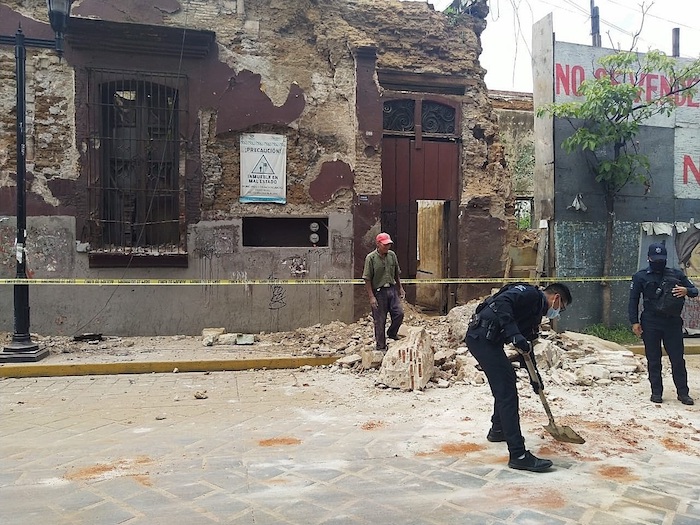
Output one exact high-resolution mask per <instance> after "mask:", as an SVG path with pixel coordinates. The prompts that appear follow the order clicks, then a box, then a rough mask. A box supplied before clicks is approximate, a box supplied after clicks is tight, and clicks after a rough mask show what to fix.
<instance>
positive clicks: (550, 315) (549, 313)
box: [546, 306, 559, 319]
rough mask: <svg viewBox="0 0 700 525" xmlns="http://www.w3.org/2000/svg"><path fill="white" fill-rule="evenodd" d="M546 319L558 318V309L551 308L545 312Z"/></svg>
mask: <svg viewBox="0 0 700 525" xmlns="http://www.w3.org/2000/svg"><path fill="white" fill-rule="evenodd" d="M546 315H547V318H549V319H556V318H557V317H559V308H552V307H551V306H550V307H549V310H547V314H546Z"/></svg>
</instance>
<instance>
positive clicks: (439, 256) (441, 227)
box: [416, 200, 449, 314]
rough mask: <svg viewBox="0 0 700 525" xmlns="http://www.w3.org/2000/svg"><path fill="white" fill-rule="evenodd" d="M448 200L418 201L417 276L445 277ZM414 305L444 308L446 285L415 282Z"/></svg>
mask: <svg viewBox="0 0 700 525" xmlns="http://www.w3.org/2000/svg"><path fill="white" fill-rule="evenodd" d="M448 211H449V202H447V201H437V200H419V201H418V217H417V224H418V228H417V229H418V232H417V233H418V238H417V239H416V258H417V270H416V279H425V280H435V279H442V278H444V277H447V268H448V264H447V235H446V233H447V221H448V217H449V213H448ZM416 305H417V306H420V307H422V308H424V309H425V310H429V311H434V312H436V313H439V314H443V313H445V312H446V308H447V285H445V284H441V283H425V284H421V283H418V284H417V285H416Z"/></svg>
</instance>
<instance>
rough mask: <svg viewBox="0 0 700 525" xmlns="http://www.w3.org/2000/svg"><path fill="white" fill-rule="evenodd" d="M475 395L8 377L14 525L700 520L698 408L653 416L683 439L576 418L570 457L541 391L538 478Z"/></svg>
mask: <svg viewBox="0 0 700 525" xmlns="http://www.w3.org/2000/svg"><path fill="white" fill-rule="evenodd" d="M474 388H475V387H470V386H468V385H461V386H456V387H453V388H450V389H429V390H427V391H425V392H414V393H405V392H398V391H387V390H380V389H378V388H376V387H375V386H374V384H373V379H372V376H371V375H370V376H357V375H354V374H351V373H347V374H343V373H339V372H337V371H331V370H330V369H328V368H315V369H313V370H308V371H299V370H294V371H290V370H257V371H238V372H213V373H178V374H173V373H170V374H144V375H111V376H106V375H101V376H72V377H37V378H9V379H8V378H6V379H0V397H1V398H2V404H1V408H0V417H1V418H2V422H3V423H2V430H1V431H0V457H2V465H3V467H2V469H0V501H2V505H0V523H2V524H3V525H15V524H20V525H27V524H32V525H33V524H42V525H43V524H61V525H62V524H67V525H68V524H71V525H74V524H90V525H111V524H128V525H153V524H163V525H180V524H183V525H184V524H188V525H191V524H208V523H226V524H256V525H260V524H268V523H269V524H299V525H307V524H378V523H386V524H397V525H398V524H436V525H437V524H446V523H460V524H479V525H483V524H493V525H502V524H518V525H527V524H537V525H541V524H551V525H567V524H568V525H572V524H584V525H608V524H635V525H639V524H643V525H644V524H659V525H684V524H690V523H695V524H697V523H700V506H699V505H698V503H697V502H698V501H700V454H699V452H698V450H700V444H698V442H697V441H698V437H697V431H696V432H695V434H693V432H692V429H689V428H688V427H689V426H691V427H692V421H697V412H696V411H691V412H689V413H687V414H689V416H688V417H690V418H695V419H691V424H690V425H689V424H688V423H687V421H686V419H684V418H685V417H686V416H685V415H684V414H686V413H685V412H680V411H679V410H681V409H684V407H682V406H681V405H680V404H677V405H678V406H676V405H672V404H671V402H670V401H669V402H668V403H667V405H664V406H663V407H661V408H660V409H657V408H654V407H653V406H652V405H650V406H649V407H650V408H649V410H650V411H651V410H654V411H656V412H653V415H652V417H654V418H659V417H664V418H668V420H669V421H671V422H676V423H675V425H676V426H675V427H673V426H671V427H670V429H671V430H672V431H673V432H675V433H674V434H669V435H668V436H665V435H664V436H649V433H650V432H649V430H650V429H649V427H647V426H645V424H646V423H645V421H637V427H635V426H634V425H632V424H631V423H628V424H627V427H628V428H627V429H626V430H625V431H624V432H623V429H622V428H621V427H620V428H618V427H616V426H615V424H613V423H606V422H605V421H599V420H597V419H596V418H595V417H588V418H587V419H585V418H583V417H580V418H579V419H577V420H576V419H565V421H564V422H565V423H567V424H571V425H572V426H573V427H574V428H576V430H579V431H581V432H582V433H584V434H585V435H586V437H587V439H588V441H587V443H586V444H585V445H571V444H562V443H557V442H554V441H553V440H552V439H551V438H550V437H549V436H548V435H547V434H544V433H543V431H542V429H541V424H543V423H546V418H544V417H543V414H542V411H541V407H538V406H537V403H536V400H535V398H533V397H527V396H526V397H524V398H523V401H522V403H523V424H524V429H523V430H524V433H526V439H527V442H528V444H529V445H530V448H531V449H532V450H533V452H535V453H538V454H543V455H545V456H546V457H549V458H551V459H552V460H553V461H554V463H555V468H554V469H552V471H551V472H547V473H544V474H533V473H529V472H521V471H514V470H510V469H508V468H507V466H506V460H507V453H506V449H505V446H504V445H503V444H501V443H488V442H487V441H486V440H485V438H484V434H485V431H486V429H488V425H489V423H488V417H489V411H490V399H489V393H488V387H480V388H478V391H477V392H472V391H470V389H474ZM631 388H638V389H639V392H640V394H641V395H644V392H645V388H646V386H645V385H635V386H632V387H631ZM195 394H199V397H200V398H197V397H195ZM616 395H617V394H616V392H614V391H612V390H611V392H610V393H609V399H610V402H611V403H614V402H615V400H616V399H617V398H616ZM552 398H553V401H554V403H556V395H555V394H553V395H552ZM586 402H587V400H586V397H585V396H581V404H582V406H584V408H583V409H584V410H586V412H587V413H590V412H592V410H591V409H590V407H588V406H587V405H585V404H586ZM555 410H557V407H556V404H555ZM690 410H697V409H696V408H695V407H691V409H690ZM559 413H560V410H558V411H557V414H559ZM566 417H568V415H567V416H565V418H566ZM601 417H602V416H601ZM652 438H653V439H652ZM664 440H665V441H664Z"/></svg>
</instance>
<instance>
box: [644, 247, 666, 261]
mask: <svg viewBox="0 0 700 525" xmlns="http://www.w3.org/2000/svg"><path fill="white" fill-rule="evenodd" d="M647 255H648V256H649V260H650V261H665V260H666V259H667V254H666V246H664V245H663V244H661V243H660V242H655V243H654V244H650V245H649V253H648V254H647Z"/></svg>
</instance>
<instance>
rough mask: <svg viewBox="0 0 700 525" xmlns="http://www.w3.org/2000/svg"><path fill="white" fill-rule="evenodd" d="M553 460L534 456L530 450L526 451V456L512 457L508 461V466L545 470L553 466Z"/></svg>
mask: <svg viewBox="0 0 700 525" xmlns="http://www.w3.org/2000/svg"><path fill="white" fill-rule="evenodd" d="M552 464H553V463H552V462H551V461H550V460H548V459H540V458H538V457H537V456H533V455H532V454H531V453H530V451H529V450H528V451H527V452H525V457H523V458H522V459H520V458H511V459H510V461H508V466H509V467H510V468H514V469H518V470H529V471H530V472H543V471H545V470H547V469H548V468H550V467H551V466H552Z"/></svg>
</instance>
